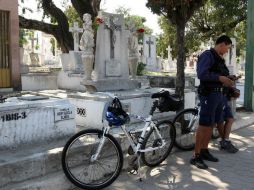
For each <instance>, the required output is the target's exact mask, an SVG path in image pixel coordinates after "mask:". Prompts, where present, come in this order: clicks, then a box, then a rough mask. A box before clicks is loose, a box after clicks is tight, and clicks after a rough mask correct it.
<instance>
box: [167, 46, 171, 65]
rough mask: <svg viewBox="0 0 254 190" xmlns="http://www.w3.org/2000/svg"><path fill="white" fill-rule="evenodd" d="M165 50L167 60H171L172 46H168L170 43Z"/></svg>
mask: <svg viewBox="0 0 254 190" xmlns="http://www.w3.org/2000/svg"><path fill="white" fill-rule="evenodd" d="M166 50H167V51H168V60H169V61H172V56H171V51H172V48H171V47H170V45H169V46H168V47H167V49H166Z"/></svg>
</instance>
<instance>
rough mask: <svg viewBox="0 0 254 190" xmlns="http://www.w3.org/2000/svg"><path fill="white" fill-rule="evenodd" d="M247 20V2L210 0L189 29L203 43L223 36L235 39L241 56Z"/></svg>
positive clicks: (193, 18)
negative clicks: (197, 35) (198, 36)
mask: <svg viewBox="0 0 254 190" xmlns="http://www.w3.org/2000/svg"><path fill="white" fill-rule="evenodd" d="M222 18H223V19H222ZM246 19H247V0H240V1H239V0H208V2H207V3H206V4H205V6H202V7H201V9H200V10H199V11H196V12H195V14H194V15H193V17H192V18H191V19H190V22H189V28H190V30H191V31H193V32H195V33H198V34H200V39H201V40H203V41H207V40H208V39H209V38H212V39H213V40H215V39H216V38H217V37H218V36H220V35H221V34H227V35H229V36H230V37H235V38H236V40H237V44H238V45H237V55H238V56H239V55H240V51H244V50H245V44H246ZM240 48H241V49H240Z"/></svg>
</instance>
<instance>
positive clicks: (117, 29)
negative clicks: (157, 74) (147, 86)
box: [82, 12, 140, 91]
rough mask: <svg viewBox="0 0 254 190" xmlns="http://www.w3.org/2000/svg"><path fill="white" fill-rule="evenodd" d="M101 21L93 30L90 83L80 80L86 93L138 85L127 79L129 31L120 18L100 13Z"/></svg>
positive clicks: (121, 17) (130, 87) (115, 15)
mask: <svg viewBox="0 0 254 190" xmlns="http://www.w3.org/2000/svg"><path fill="white" fill-rule="evenodd" d="M99 15H100V16H99V17H101V18H102V20H103V22H102V23H101V24H100V25H99V27H98V30H97V40H96V51H95V52H96V54H95V65H94V71H93V74H92V80H83V81H82V84H83V85H84V86H85V87H86V89H87V90H88V91H108V90H127V89H134V88H138V87H139V86H140V83H138V82H137V81H135V80H130V79H129V72H128V70H129V68H128V43H127V39H128V36H129V31H128V30H126V29H125V27H124V19H123V15H119V14H110V13H106V12H100V14H99Z"/></svg>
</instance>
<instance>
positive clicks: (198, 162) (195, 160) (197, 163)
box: [190, 154, 208, 170]
mask: <svg viewBox="0 0 254 190" xmlns="http://www.w3.org/2000/svg"><path fill="white" fill-rule="evenodd" d="M190 164H192V165H195V166H197V168H199V169H204V170H205V169H207V168H208V166H207V165H206V164H205V163H204V161H203V159H202V158H201V156H200V155H199V154H196V155H195V156H193V157H192V158H191V159H190Z"/></svg>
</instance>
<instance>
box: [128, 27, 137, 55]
mask: <svg viewBox="0 0 254 190" xmlns="http://www.w3.org/2000/svg"><path fill="white" fill-rule="evenodd" d="M128 28H129V30H130V36H129V39H128V48H129V57H138V33H137V29H136V27H135V23H134V22H129V23H128Z"/></svg>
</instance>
